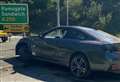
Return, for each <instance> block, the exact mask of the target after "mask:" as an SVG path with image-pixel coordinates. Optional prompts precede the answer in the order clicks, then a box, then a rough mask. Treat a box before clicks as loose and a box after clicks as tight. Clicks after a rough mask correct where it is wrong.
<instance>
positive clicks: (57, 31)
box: [44, 29, 67, 38]
mask: <svg viewBox="0 0 120 82" xmlns="http://www.w3.org/2000/svg"><path fill="white" fill-rule="evenodd" d="M66 32H67V31H66V30H65V29H55V30H53V31H51V32H49V33H47V34H46V35H45V36H44V38H63V37H64V35H65V34H66Z"/></svg>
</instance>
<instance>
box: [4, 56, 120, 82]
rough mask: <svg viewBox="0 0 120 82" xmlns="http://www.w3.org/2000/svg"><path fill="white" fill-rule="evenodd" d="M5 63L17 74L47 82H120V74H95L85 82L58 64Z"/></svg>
mask: <svg viewBox="0 0 120 82" xmlns="http://www.w3.org/2000/svg"><path fill="white" fill-rule="evenodd" d="M5 61H6V62H7V63H10V64H12V65H13V67H14V70H15V72H17V73H20V74H23V75H25V76H28V77H31V78H35V79H38V80H42V81H45V82H120V74H113V73H105V72H95V73H93V74H92V75H91V76H90V77H89V78H88V79H86V80H84V79H76V78H74V77H73V76H72V75H71V74H70V72H69V69H68V68H66V67H63V66H59V65H56V64H51V63H47V62H42V61H34V62H33V61H31V62H30V65H29V66H26V65H24V64H23V63H21V62H20V61H18V60H17V59H16V58H11V59H7V60H5ZM13 74H14V73H13Z"/></svg>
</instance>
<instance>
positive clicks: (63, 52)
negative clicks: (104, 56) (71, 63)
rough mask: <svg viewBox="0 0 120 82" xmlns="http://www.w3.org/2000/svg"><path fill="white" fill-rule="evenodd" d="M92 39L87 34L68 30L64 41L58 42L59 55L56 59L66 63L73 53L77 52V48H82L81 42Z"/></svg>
mask: <svg viewBox="0 0 120 82" xmlns="http://www.w3.org/2000/svg"><path fill="white" fill-rule="evenodd" d="M87 39H91V38H89V37H88V36H87V35H86V34H85V33H83V32H81V31H78V30H75V29H70V28H66V33H65V35H64V36H63V38H62V39H59V40H56V42H57V44H56V45H57V47H58V48H57V49H58V50H57V51H58V52H59V53H57V54H56V59H57V60H59V61H61V62H63V63H64V62H66V61H67V60H68V59H69V58H70V56H71V54H72V53H74V52H75V51H76V48H78V50H79V47H80V46H81V45H80V41H83V40H87Z"/></svg>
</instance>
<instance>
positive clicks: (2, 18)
mask: <svg viewBox="0 0 120 82" xmlns="http://www.w3.org/2000/svg"><path fill="white" fill-rule="evenodd" d="M0 24H29V15H28V5H27V4H0Z"/></svg>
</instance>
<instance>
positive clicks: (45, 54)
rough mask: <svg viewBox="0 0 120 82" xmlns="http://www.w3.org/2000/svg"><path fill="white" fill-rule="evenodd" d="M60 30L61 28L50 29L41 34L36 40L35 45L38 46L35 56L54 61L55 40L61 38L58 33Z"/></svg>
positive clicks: (56, 51) (56, 48) (56, 49)
mask: <svg viewBox="0 0 120 82" xmlns="http://www.w3.org/2000/svg"><path fill="white" fill-rule="evenodd" d="M60 30H61V29H54V30H51V31H49V32H47V33H45V34H43V36H42V37H40V38H39V39H38V40H37V46H38V48H39V50H38V55H37V56H39V57H41V58H44V59H49V60H54V61H56V58H55V57H56V53H58V47H57V46H56V44H57V42H56V40H58V39H59V38H61V35H60V33H59V32H60Z"/></svg>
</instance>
